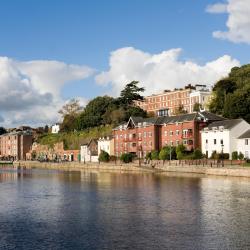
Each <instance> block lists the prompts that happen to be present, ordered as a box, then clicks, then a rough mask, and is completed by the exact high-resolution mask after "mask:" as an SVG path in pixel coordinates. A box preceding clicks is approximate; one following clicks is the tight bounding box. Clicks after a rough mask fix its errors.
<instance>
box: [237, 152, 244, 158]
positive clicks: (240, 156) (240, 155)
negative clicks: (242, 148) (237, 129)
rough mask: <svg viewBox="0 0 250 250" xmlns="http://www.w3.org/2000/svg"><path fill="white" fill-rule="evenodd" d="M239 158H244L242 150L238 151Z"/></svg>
mask: <svg viewBox="0 0 250 250" xmlns="http://www.w3.org/2000/svg"><path fill="white" fill-rule="evenodd" d="M238 157H239V160H243V159H244V155H243V154H242V152H240V153H239V156H238Z"/></svg>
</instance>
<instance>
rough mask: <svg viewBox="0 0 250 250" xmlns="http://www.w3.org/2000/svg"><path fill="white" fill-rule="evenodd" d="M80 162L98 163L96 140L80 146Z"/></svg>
mask: <svg viewBox="0 0 250 250" xmlns="http://www.w3.org/2000/svg"><path fill="white" fill-rule="evenodd" d="M81 162H84V163H85V162H98V148H97V141H96V140H91V141H90V142H89V143H86V144H83V145H81Z"/></svg>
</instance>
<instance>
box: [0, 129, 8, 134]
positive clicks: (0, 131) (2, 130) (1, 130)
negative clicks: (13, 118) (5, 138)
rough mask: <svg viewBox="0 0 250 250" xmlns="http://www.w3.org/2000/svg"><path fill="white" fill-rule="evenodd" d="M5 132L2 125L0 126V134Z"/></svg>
mask: <svg viewBox="0 0 250 250" xmlns="http://www.w3.org/2000/svg"><path fill="white" fill-rule="evenodd" d="M5 133H7V131H6V129H5V128H4V127H0V135H2V134H5Z"/></svg>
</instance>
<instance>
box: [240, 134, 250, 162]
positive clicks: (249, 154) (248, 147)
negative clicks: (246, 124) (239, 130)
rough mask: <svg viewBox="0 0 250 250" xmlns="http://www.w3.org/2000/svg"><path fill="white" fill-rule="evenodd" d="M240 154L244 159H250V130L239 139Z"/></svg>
mask: <svg viewBox="0 0 250 250" xmlns="http://www.w3.org/2000/svg"><path fill="white" fill-rule="evenodd" d="M237 148H238V150H237V151H238V153H239V152H241V153H243V155H244V158H246V159H250V129H249V130H247V131H246V132H244V133H243V134H242V135H241V136H239V137H238V144H237Z"/></svg>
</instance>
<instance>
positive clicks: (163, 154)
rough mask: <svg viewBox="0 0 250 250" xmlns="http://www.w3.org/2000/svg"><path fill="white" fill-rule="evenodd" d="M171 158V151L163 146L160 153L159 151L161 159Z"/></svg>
mask: <svg viewBox="0 0 250 250" xmlns="http://www.w3.org/2000/svg"><path fill="white" fill-rule="evenodd" d="M168 158H169V152H168V149H167V148H162V149H161V151H160V153H159V159H160V160H163V161H165V160H167V159H168Z"/></svg>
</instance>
